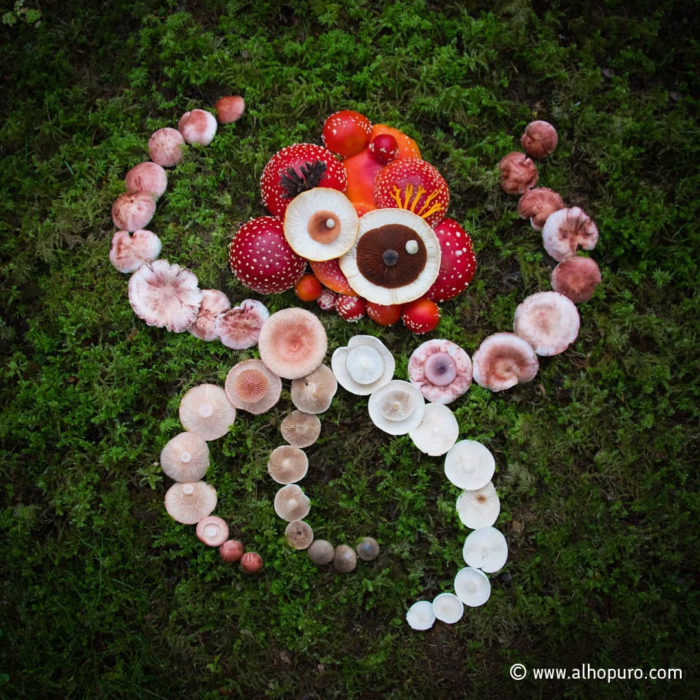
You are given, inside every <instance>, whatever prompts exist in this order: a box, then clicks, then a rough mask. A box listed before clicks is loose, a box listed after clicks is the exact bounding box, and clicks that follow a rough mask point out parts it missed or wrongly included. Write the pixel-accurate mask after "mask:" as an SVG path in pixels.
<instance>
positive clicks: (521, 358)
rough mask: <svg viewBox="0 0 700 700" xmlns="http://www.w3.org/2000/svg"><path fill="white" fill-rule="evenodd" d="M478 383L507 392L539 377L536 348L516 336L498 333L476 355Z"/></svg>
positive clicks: (473, 361)
mask: <svg viewBox="0 0 700 700" xmlns="http://www.w3.org/2000/svg"><path fill="white" fill-rule="evenodd" d="M472 366H473V369H474V381H475V382H476V383H477V384H478V385H479V386H483V387H484V388H485V389H490V390H491V391H503V390H504V389H510V388H511V387H512V386H515V385H516V384H522V383H524V382H529V381H531V380H532V379H534V378H535V376H536V374H537V372H538V370H539V367H540V363H539V360H538V359H537V354H536V353H535V351H534V349H533V347H532V345H530V343H528V342H527V341H526V340H524V339H523V338H521V337H520V336H517V335H515V333H494V334H493V335H490V336H488V337H487V338H485V339H484V340H483V341H482V342H481V345H480V346H479V347H478V349H477V351H476V352H475V353H474V355H473V356H472Z"/></svg>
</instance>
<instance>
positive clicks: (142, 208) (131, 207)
mask: <svg viewBox="0 0 700 700" xmlns="http://www.w3.org/2000/svg"><path fill="white" fill-rule="evenodd" d="M155 213H156V202H155V200H154V199H153V197H151V195H150V194H148V193H147V192H124V194H120V195H119V196H118V197H117V199H116V200H115V202H114V204H113V205H112V222H113V223H114V225H115V226H116V227H117V228H118V229H124V230H126V231H138V230H139V229H143V228H146V226H148V224H149V222H150V221H151V219H152V218H153V215H154V214H155Z"/></svg>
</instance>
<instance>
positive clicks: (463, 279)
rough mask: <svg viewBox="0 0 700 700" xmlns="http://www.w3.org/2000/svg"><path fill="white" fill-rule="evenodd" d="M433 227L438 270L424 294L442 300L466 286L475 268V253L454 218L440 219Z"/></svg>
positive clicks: (452, 295)
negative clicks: (438, 261) (437, 247)
mask: <svg viewBox="0 0 700 700" xmlns="http://www.w3.org/2000/svg"><path fill="white" fill-rule="evenodd" d="M433 230H434V231H435V235H436V236H437V239H438V241H439V243H440V271H439V272H438V276H437V279H436V280H435V282H434V283H433V285H432V287H430V289H429V290H428V291H427V293H426V295H425V296H426V297H427V298H428V299H430V300H431V301H435V302H443V301H447V300H448V299H453V298H454V297H456V296H458V295H459V294H461V293H462V292H463V291H464V290H465V289H466V288H467V287H468V286H469V284H470V282H471V281H472V279H473V278H474V272H475V271H476V255H475V254H474V248H473V246H472V239H471V237H470V236H469V234H468V233H467V232H466V231H465V230H464V229H463V228H462V227H461V226H460V225H459V224H458V223H457V222H456V221H455V220H454V219H443V220H442V221H441V222H440V223H439V224H438V225H437V226H435V227H434V228H433Z"/></svg>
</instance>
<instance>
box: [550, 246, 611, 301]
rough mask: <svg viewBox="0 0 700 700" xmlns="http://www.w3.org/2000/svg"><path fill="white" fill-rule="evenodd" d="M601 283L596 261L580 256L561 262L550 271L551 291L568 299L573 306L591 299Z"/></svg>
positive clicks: (601, 279)
mask: <svg viewBox="0 0 700 700" xmlns="http://www.w3.org/2000/svg"><path fill="white" fill-rule="evenodd" d="M602 281H603V278H602V277H601V274H600V268H599V267H598V264H597V263H596V261H595V260H593V259H592V258H584V257H582V256H581V255H575V256H574V257H572V258H566V260H562V261H561V262H560V263H559V264H558V265H557V266H556V267H555V268H554V269H553V270H552V289H553V290H554V291H555V292H559V294H563V295H564V296H566V297H569V299H571V301H573V302H574V304H581V303H582V302H584V301H588V300H589V299H591V298H592V297H593V295H594V294H595V289H596V287H597V286H598V285H599V284H600V283H601V282H602Z"/></svg>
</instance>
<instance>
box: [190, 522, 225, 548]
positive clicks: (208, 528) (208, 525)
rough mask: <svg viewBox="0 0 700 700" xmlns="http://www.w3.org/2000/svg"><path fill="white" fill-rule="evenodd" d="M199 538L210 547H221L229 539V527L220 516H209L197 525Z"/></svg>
mask: <svg viewBox="0 0 700 700" xmlns="http://www.w3.org/2000/svg"><path fill="white" fill-rule="evenodd" d="M196 532H197V538H198V539H199V541H200V542H204V544H206V545H207V546H208V547H219V546H221V545H222V544H223V543H224V542H226V540H227V539H228V525H227V524H226V521H225V520H224V519H223V518H220V517H219V516H218V515H209V516H207V517H206V518H202V519H201V520H200V521H199V522H198V523H197V530H196Z"/></svg>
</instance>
